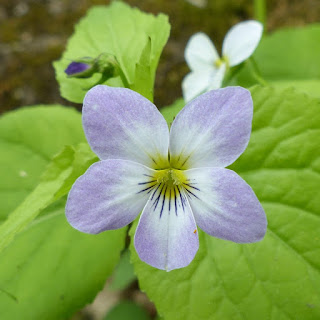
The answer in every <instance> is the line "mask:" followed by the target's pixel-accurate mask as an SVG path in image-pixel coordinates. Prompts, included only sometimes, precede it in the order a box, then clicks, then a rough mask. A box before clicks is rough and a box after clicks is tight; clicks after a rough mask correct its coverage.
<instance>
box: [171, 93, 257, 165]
mask: <svg viewBox="0 0 320 320" xmlns="http://www.w3.org/2000/svg"><path fill="white" fill-rule="evenodd" d="M252 116H253V103H252V99H251V94H250V92H249V91H248V90H246V89H244V88H241V87H228V88H223V89H218V90H212V91H209V92H207V93H205V94H203V95H201V96H199V97H197V98H196V99H194V100H192V101H191V102H190V103H188V104H187V105H186V106H185V107H184V108H183V109H182V110H181V111H180V113H179V114H178V115H177V116H176V118H175V120H174V121H173V123H172V126H171V130H170V146H169V152H170V162H171V166H172V167H174V168H176V169H190V168H198V167H226V166H228V165H229V164H231V163H232V162H234V161H235V160H236V159H237V158H238V157H239V156H240V155H241V153H242V152H243V151H244V150H245V148H246V147H247V145H248V142H249V138H250V133H251V122H252Z"/></svg>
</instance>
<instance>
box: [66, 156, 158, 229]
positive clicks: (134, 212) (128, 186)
mask: <svg viewBox="0 0 320 320" xmlns="http://www.w3.org/2000/svg"><path fill="white" fill-rule="evenodd" d="M152 172H153V170H151V169H149V168H147V167H145V166H143V165H141V164H139V163H135V162H131V161H126V160H103V161H99V162H96V163H94V164H93V165H92V166H91V167H90V168H89V169H88V170H87V172H86V173H85V174H84V175H82V176H81V177H79V178H78V179H77V180H76V182H75V183H74V185H73V186H72V189H71V191H70V193H69V195H68V200H67V205H66V217H67V220H68V222H69V223H70V224H71V225H72V226H73V227H74V228H75V229H77V230H79V231H82V232H86V233H94V234H95V233H99V232H102V231H105V230H112V229H118V228H122V227H124V226H126V225H127V224H129V223H130V222H132V221H133V220H134V219H135V218H136V217H137V216H138V215H139V213H140V212H141V210H142V209H143V207H144V206H145V204H146V202H147V200H148V197H149V194H148V192H144V190H146V189H147V188H149V186H148V185H149V184H150V186H152V180H151V183H149V182H148V181H149V180H150V179H152V178H150V177H151V176H152ZM151 188H152V187H151ZM149 189H150V188H149Z"/></svg>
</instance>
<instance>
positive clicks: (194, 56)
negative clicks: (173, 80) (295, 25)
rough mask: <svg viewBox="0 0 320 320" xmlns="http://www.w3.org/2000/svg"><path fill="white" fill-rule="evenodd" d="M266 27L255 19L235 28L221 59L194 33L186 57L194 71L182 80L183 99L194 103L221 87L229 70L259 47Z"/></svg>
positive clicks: (225, 42)
mask: <svg viewBox="0 0 320 320" xmlns="http://www.w3.org/2000/svg"><path fill="white" fill-rule="evenodd" d="M262 31H263V26H262V24H261V23H260V22H258V21H254V20H248V21H243V22H240V23H237V24H236V25H234V26H233V27H232V28H231V29H230V30H229V31H228V33H227V34H226V36H225V38H224V40H223V44H222V57H221V58H220V57H219V54H218V52H217V50H216V48H215V46H214V44H213V43H212V41H211V40H210V38H209V37H208V36H207V35H206V34H205V33H202V32H198V33H196V34H194V35H193V36H192V37H191V38H190V40H189V41H188V43H187V46H186V49H185V52H184V56H185V59H186V62H187V64H188V66H189V67H190V69H191V72H190V73H188V74H187V75H186V76H185V78H184V79H183V81H182V92H183V98H184V100H185V101H186V102H189V101H191V100H192V99H194V98H195V97H196V96H198V95H199V94H201V93H203V92H206V91H209V90H212V89H217V88H220V87H221V85H222V81H223V78H224V76H225V73H226V71H227V69H228V68H229V67H234V66H236V65H238V64H240V63H241V62H243V61H245V60H246V59H248V58H249V57H250V56H251V55H252V54H253V52H254V50H255V49H256V47H257V46H258V44H259V42H260V39H261V36H262Z"/></svg>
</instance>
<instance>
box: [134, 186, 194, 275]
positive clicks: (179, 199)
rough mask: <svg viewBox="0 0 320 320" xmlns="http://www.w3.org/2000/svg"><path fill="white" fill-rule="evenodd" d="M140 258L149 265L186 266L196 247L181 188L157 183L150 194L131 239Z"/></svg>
mask: <svg viewBox="0 0 320 320" xmlns="http://www.w3.org/2000/svg"><path fill="white" fill-rule="evenodd" d="M134 244H135V248H136V250H137V253H138V255H139V257H140V259H141V260H142V261H144V262H146V263H148V264H149V265H151V266H153V267H155V268H158V269H162V270H167V271H170V270H173V269H178V268H183V267H186V266H187V265H189V264H190V262H191V261H192V260H193V258H194V256H195V254H196V252H197V251H198V248H199V239H198V232H197V227H196V223H195V220H194V217H193V214H192V210H191V208H190V205H189V203H188V200H187V197H186V195H185V194H184V191H182V190H181V189H178V187H175V188H173V189H170V190H169V191H168V190H167V189H166V187H165V186H163V185H162V186H161V185H160V187H159V188H158V190H155V192H154V193H152V194H151V196H150V199H149V201H148V203H147V204H146V206H145V208H144V210H143V212H142V215H141V217H140V221H139V224H138V227H137V230H136V234H135V238H134Z"/></svg>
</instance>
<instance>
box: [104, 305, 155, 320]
mask: <svg viewBox="0 0 320 320" xmlns="http://www.w3.org/2000/svg"><path fill="white" fill-rule="evenodd" d="M128 319H130V320H150V319H151V318H150V316H149V315H148V314H147V312H146V310H144V309H143V308H141V307H140V306H138V305H137V304H135V303H133V302H131V301H121V302H119V303H118V304H117V305H116V306H115V307H113V308H112V309H111V310H110V311H109V312H108V314H107V315H106V317H105V318H104V320H128Z"/></svg>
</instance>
